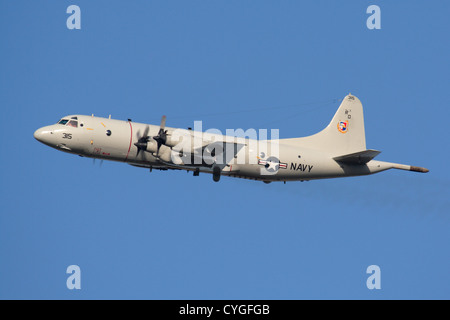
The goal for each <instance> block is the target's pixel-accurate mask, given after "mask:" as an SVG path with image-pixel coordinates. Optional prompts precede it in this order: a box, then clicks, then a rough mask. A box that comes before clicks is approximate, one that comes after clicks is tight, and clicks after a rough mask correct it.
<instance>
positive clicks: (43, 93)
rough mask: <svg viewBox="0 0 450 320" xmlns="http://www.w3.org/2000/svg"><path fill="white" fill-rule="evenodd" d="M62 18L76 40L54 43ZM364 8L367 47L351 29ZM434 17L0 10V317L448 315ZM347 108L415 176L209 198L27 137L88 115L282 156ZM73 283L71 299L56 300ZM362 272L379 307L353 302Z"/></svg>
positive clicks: (338, 5) (443, 30)
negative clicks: (152, 303)
mask: <svg viewBox="0 0 450 320" xmlns="http://www.w3.org/2000/svg"><path fill="white" fill-rule="evenodd" d="M71 4H76V5H78V6H79V7H80V8H81V30H68V29H67V27H66V19H67V18H68V17H69V14H67V13H66V9H67V7H68V6H69V5H71ZM371 4H376V5H378V6H379V7H380V8H381V29H380V30H369V29H368V28H367V27H366V20H367V18H368V17H369V15H368V14H366V9H367V7H368V6H369V5H371ZM449 9H450V4H449V3H448V2H444V1H395V2H393V1H356V0H355V1H305V2H300V1H193V0H189V1H83V0H77V1H70V2H69V1H5V0H0V40H1V47H0V106H1V108H2V109H1V110H2V126H0V137H1V146H2V148H0V150H1V151H0V152H1V157H0V161H1V166H0V170H1V180H0V190H1V193H0V197H1V198H0V200H1V213H0V298H1V299H11V298H14V299H449V298H450V290H449V288H450V276H449V273H448V270H450V255H449V249H448V245H449V243H450V232H449V227H450V216H449V215H450V210H449V206H450V201H449V194H450V192H449V191H450V188H449V185H450V183H449V182H450V179H449V173H448V168H447V167H446V166H445V162H446V159H447V158H448V156H449V151H448V146H447V144H446V142H445V141H446V140H447V137H448V119H449V116H450V112H449V105H450V95H449V94H448V93H449V84H450V72H449V71H450V62H449V59H448V52H449V51H450V43H449V38H448V31H449V23H448V15H449V12H450V11H449ZM349 92H351V93H352V94H354V95H356V96H357V97H358V98H359V99H360V100H361V101H362V103H363V106H364V116H365V126H366V140H367V147H368V148H371V149H377V150H381V151H382V153H381V154H380V155H379V156H378V157H377V159H379V160H384V161H390V162H398V163H405V164H411V165H418V166H424V167H427V168H429V169H430V172H429V173H428V174H419V173H412V172H406V171H399V170H391V171H386V172H383V173H379V174H377V175H373V176H367V177H357V178H344V179H335V180H322V181H310V182H303V183H301V182H295V183H294V182H292V183H287V184H285V185H284V184H282V183H272V184H269V185H266V184H263V183H261V182H253V181H247V180H240V179H233V178H223V179H221V181H220V183H214V182H213V181H212V178H211V176H210V175H205V174H203V175H200V176H199V177H192V174H187V173H185V172H155V171H154V172H152V173H149V172H148V171H147V170H144V169H139V168H135V167H131V166H129V165H126V164H122V163H113V162H106V161H105V162H104V163H103V164H102V165H101V166H100V163H99V161H97V162H96V163H95V164H94V163H93V161H92V159H86V158H80V157H77V156H73V155H69V154H65V153H62V152H58V151H56V150H54V149H51V148H48V147H46V146H44V145H43V144H40V143H39V142H37V141H36V140H35V139H34V138H33V132H34V131H35V130H36V129H37V128H39V127H42V126H44V125H48V124H52V123H55V122H56V121H57V120H58V119H59V118H60V117H62V116H64V115H67V114H92V113H93V114H95V115H98V116H108V115H109V114H111V115H112V117H113V118H116V119H127V118H132V119H133V120H134V121H137V122H146V123H154V124H157V123H159V121H160V118H161V115H163V114H165V115H167V125H168V126H172V127H183V128H186V127H189V126H193V122H194V121H195V120H203V127H204V128H205V129H206V128H218V129H220V130H223V131H225V129H227V128H231V129H235V128H236V129H237V128H243V129H248V128H256V129H261V128H267V129H271V128H274V129H280V137H281V138H289V137H299V136H305V135H309V134H313V133H315V132H318V131H319V130H321V129H322V128H323V127H324V126H326V125H327V124H328V122H329V121H330V119H331V118H332V116H333V114H334V112H335V111H336V109H337V107H338V105H339V103H338V102H337V99H342V98H343V97H344V96H345V95H347V94H348V93H349ZM333 101H334V102H333ZM254 109H257V110H258V109H259V111H252V112H249V110H254ZM73 264H75V265H78V266H79V267H80V268H81V290H69V289H67V287H66V279H67V277H68V276H69V275H68V274H66V268H67V267H68V266H69V265H73ZM369 265H378V266H379V267H380V269H381V289H380V290H369V289H367V287H366V280H367V278H368V276H369V275H368V274H366V268H367V267H368V266H369Z"/></svg>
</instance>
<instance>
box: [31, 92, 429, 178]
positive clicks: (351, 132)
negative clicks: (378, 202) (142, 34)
mask: <svg viewBox="0 0 450 320" xmlns="http://www.w3.org/2000/svg"><path fill="white" fill-rule="evenodd" d="M165 124H166V117H165V116H163V117H162V120H161V124H160V125H159V126H157V125H150V124H143V123H135V122H132V121H131V120H130V119H128V121H121V120H114V119H111V116H110V117H109V118H101V117H94V115H92V116H86V115H70V116H66V117H63V118H62V119H61V120H60V121H59V122H58V123H56V124H53V125H50V126H46V127H43V128H40V129H38V130H36V132H35V133H34V137H35V138H36V139H37V140H38V141H40V142H42V143H44V144H46V145H48V146H50V147H52V148H55V149H57V150H60V151H64V152H68V153H72V154H77V155H79V156H82V157H90V158H94V159H95V158H98V159H102V160H113V161H120V162H125V163H128V164H130V165H133V166H137V167H143V168H149V169H150V170H152V169H160V170H168V169H175V170H187V171H188V172H189V171H192V172H193V175H194V176H198V175H199V174H200V172H202V173H209V174H212V177H213V180H214V181H216V182H217V181H219V180H220V177H221V176H229V177H237V178H245V179H252V180H259V181H263V182H265V183H270V182H272V181H283V182H285V183H286V181H308V180H313V179H325V178H337V177H350V176H361V175H369V174H373V173H377V172H380V171H384V170H387V169H401V170H409V171H416V172H428V169H425V168H422V167H416V166H410V165H404V164H397V163H391V162H384V161H377V160H373V159H374V158H375V156H377V155H378V154H379V153H380V151H377V150H372V149H366V139H365V131H364V117H363V108H362V104H361V102H360V100H359V99H358V98H357V97H355V96H353V95H351V94H349V95H347V96H346V97H345V98H344V99H343V100H342V103H341V104H340V106H339V108H338V110H337V112H336V114H335V115H334V117H333V119H332V120H331V122H330V124H329V125H328V126H327V127H326V128H325V129H323V130H322V131H320V132H319V133H316V134H314V135H311V136H307V137H301V138H290V139H253V138H250V137H248V136H245V137H236V136H229V135H222V134H220V133H214V132H213V133H210V132H202V131H196V130H192V129H191V128H188V129H179V128H169V127H166V125H165Z"/></svg>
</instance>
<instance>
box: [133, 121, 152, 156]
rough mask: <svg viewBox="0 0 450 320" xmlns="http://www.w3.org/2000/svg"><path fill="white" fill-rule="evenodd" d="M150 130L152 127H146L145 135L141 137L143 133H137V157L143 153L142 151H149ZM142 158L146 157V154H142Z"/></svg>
mask: <svg viewBox="0 0 450 320" xmlns="http://www.w3.org/2000/svg"><path fill="white" fill-rule="evenodd" d="M149 130H150V126H146V127H145V130H144V133H143V134H142V136H141V131H140V130H139V131H138V132H137V133H136V139H137V142H136V143H135V144H134V145H135V146H136V148H137V152H136V157H137V156H138V155H139V153H140V152H141V150H144V151H145V150H147V142H148V140H149V138H150V137H149V136H148V132H149ZM142 157H144V154H143V153H142Z"/></svg>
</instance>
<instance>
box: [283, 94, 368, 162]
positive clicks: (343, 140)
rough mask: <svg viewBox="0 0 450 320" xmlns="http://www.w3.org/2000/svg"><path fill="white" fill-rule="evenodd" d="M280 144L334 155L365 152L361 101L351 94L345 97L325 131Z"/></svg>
mask: <svg viewBox="0 0 450 320" xmlns="http://www.w3.org/2000/svg"><path fill="white" fill-rule="evenodd" d="M280 142H282V143H288V144H295V145H298V146H301V147H305V148H311V149H318V150H323V151H326V152H329V153H331V154H334V155H344V154H350V153H355V152H360V151H364V150H366V135H365V132H364V116H363V108H362V104H361V101H359V99H358V98H357V97H355V96H353V95H351V94H349V95H347V96H346V97H345V98H344V99H343V100H342V103H341V105H340V106H339V108H338V110H337V111H336V113H335V115H334V117H333V119H332V120H331V122H330V124H329V125H328V126H327V127H326V128H325V129H323V130H322V131H320V132H319V133H316V134H314V135H312V136H309V137H304V138H294V139H283V140H282V141H280Z"/></svg>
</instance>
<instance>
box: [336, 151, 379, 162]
mask: <svg viewBox="0 0 450 320" xmlns="http://www.w3.org/2000/svg"><path fill="white" fill-rule="evenodd" d="M380 153H381V151H378V150H370V149H369V150H364V151H360V152H354V153H349V154H344V155H342V156H338V157H334V158H333V160H335V161H338V162H343V163H349V164H365V163H367V162H369V161H370V160H372V159H373V158H375V157H376V156H377V155H379V154H380Z"/></svg>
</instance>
